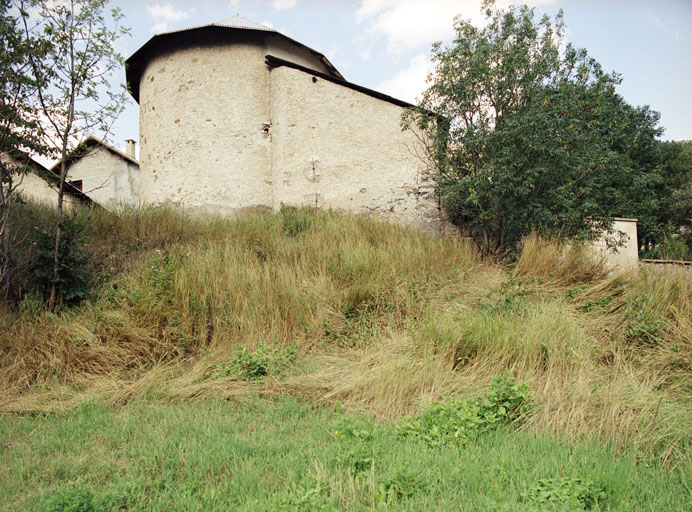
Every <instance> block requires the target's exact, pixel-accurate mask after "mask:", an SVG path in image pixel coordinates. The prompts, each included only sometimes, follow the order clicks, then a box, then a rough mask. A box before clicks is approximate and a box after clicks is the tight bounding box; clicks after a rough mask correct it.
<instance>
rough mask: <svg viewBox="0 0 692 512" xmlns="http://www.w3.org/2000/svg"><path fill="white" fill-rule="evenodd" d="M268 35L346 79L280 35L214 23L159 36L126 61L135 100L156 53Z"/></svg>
mask: <svg viewBox="0 0 692 512" xmlns="http://www.w3.org/2000/svg"><path fill="white" fill-rule="evenodd" d="M268 36H274V37H280V38H282V39H283V40H285V41H286V42H288V43H289V44H292V45H294V46H296V47H298V48H301V49H304V50H307V51H308V52H309V53H311V54H312V55H313V56H314V57H315V58H316V59H317V60H319V61H320V62H321V63H322V64H323V65H324V66H325V68H326V69H327V70H329V75H331V76H333V77H334V78H338V79H341V80H344V77H343V76H342V75H341V73H339V71H338V70H337V69H336V68H335V67H334V65H333V64H332V63H331V62H330V61H329V59H327V57H325V56H324V55H323V54H321V53H319V52H318V51H315V50H313V49H312V48H310V47H308V46H305V45H304V44H302V43H299V42H298V41H296V40H294V39H291V38H290V37H288V36H285V35H283V34H282V33H280V32H276V31H268V30H261V29H252V28H241V27H227V26H222V25H214V24H212V25H205V26H202V27H195V28H190V29H186V30H179V31H175V32H167V33H165V34H157V35H155V36H153V37H152V38H151V39H149V40H148V41H147V42H146V43H144V45H142V47H140V48H139V50H137V51H136V52H135V53H133V54H132V55H131V56H130V57H129V58H128V59H127V60H126V61H125V77H126V80H127V87H128V90H129V91H130V94H131V95H132V97H133V98H134V99H135V101H136V102H137V103H139V83H140V81H141V79H142V74H143V73H144V69H145V67H146V65H147V63H148V62H149V60H150V59H151V57H152V56H153V55H155V54H158V53H161V52H164V51H170V50H173V49H176V48H181V47H185V46H195V45H199V44H200V43H201V42H205V41H210V40H213V41H215V42H234V41H239V40H247V39H255V40H263V39H264V38H266V37H268Z"/></svg>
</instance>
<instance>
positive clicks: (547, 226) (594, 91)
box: [405, 2, 660, 253]
mask: <svg viewBox="0 0 692 512" xmlns="http://www.w3.org/2000/svg"><path fill="white" fill-rule="evenodd" d="M483 9H484V12H485V14H486V16H487V25H486V26H485V27H483V28H478V27H475V26H473V25H472V24H471V23H470V22H469V21H467V20H464V19H461V18H457V19H456V20H455V30H456V37H455V39H454V42H453V44H452V45H451V46H448V47H443V46H442V45H441V44H439V43H437V44H435V45H434V46H433V50H432V56H433V61H434V63H435V71H434V73H433V74H432V75H431V77H430V79H429V84H430V85H429V88H428V89H427V90H426V91H425V92H424V94H423V96H422V100H421V102H420V104H419V106H418V108H416V109H412V110H411V111H410V112H408V113H407V115H406V116H405V125H406V126H408V127H410V128H412V127H414V126H415V127H416V128H417V129H418V130H422V134H423V140H424V141H425V144H426V149H427V152H426V156H427V159H428V160H429V162H430V163H431V164H432V165H433V166H435V168H436V171H437V175H438V184H439V192H440V194H441V199H442V201H443V204H444V206H445V207H446V210H447V212H448V214H449V216H450V218H451V219H452V221H454V222H456V223H457V224H459V225H460V226H462V227H463V229H464V230H465V231H466V232H467V233H468V234H469V235H471V236H472V237H473V238H474V239H475V240H476V241H477V243H478V245H479V246H480V247H481V248H482V249H483V251H485V252H488V253H489V252H498V251H505V250H507V249H512V248H513V247H515V246H516V243H517V242H518V241H519V240H520V239H521V238H522V237H523V236H524V235H525V234H527V233H528V232H530V231H531V230H540V231H542V232H546V233H549V234H562V235H564V236H569V237H577V238H580V237H582V238H586V237H590V236H593V235H594V234H596V233H599V234H600V233H603V232H604V231H607V230H608V229H609V228H610V226H611V225H612V217H613V216H617V215H623V214H624V212H623V208H624V206H625V205H627V204H628V201H629V200H630V199H631V197H630V196H629V194H628V190H629V189H630V188H631V187H632V185H633V184H639V183H640V182H642V181H644V182H645V181H646V177H645V175H646V173H647V171H649V170H650V169H651V168H653V167H654V166H655V164H656V159H655V153H656V147H657V146H656V145H657V141H656V137H657V136H658V135H660V129H659V128H658V127H657V123H658V119H659V116H658V114H657V113H655V112H652V111H651V110H649V109H648V108H647V107H640V108H635V107H632V106H630V105H628V104H627V103H626V102H625V101H624V100H623V99H622V98H621V97H620V96H619V95H618V94H617V93H616V91H615V88H616V86H617V85H618V84H619V83H620V77H619V76H618V75H616V74H612V73H611V74H608V73H605V72H604V71H603V70H602V69H601V66H600V65H599V64H598V63H597V62H596V61H595V60H593V59H592V58H590V57H589V56H588V54H587V52H586V51H585V50H583V49H576V48H574V47H572V46H571V45H570V44H567V43H566V42H565V40H564V23H563V15H562V12H560V13H559V14H558V15H557V16H556V17H555V19H554V20H551V19H550V18H549V17H547V16H544V17H543V18H541V19H540V20H535V18H534V11H533V9H530V8H528V7H526V6H523V7H516V8H515V7H511V8H509V9H507V10H500V9H496V8H495V6H494V4H493V3H492V2H485V4H484V6H483ZM641 186H642V187H644V186H645V183H641ZM615 235H616V234H615ZM615 238H616V236H614V237H613V239H615Z"/></svg>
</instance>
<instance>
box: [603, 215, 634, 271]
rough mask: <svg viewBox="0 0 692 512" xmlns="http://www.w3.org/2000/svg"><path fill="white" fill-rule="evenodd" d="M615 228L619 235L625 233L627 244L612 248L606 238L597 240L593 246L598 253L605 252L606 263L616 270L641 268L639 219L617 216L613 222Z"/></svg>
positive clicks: (616, 233)
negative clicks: (638, 235) (608, 245)
mask: <svg viewBox="0 0 692 512" xmlns="http://www.w3.org/2000/svg"><path fill="white" fill-rule="evenodd" d="M613 230H614V231H615V235H616V236H617V235H618V234H619V233H623V234H624V238H625V244H624V245H623V246H621V247H617V248H614V249H610V248H608V247H607V244H606V241H605V238H602V239H600V240H596V241H595V242H594V243H593V247H594V248H595V249H596V251H597V252H598V254H605V260H606V265H608V267H610V268H611V269H613V270H616V271H629V270H637V269H638V268H639V243H638V240H637V219H621V218H617V219H615V221H614V222H613Z"/></svg>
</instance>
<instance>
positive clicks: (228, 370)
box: [217, 340, 297, 380]
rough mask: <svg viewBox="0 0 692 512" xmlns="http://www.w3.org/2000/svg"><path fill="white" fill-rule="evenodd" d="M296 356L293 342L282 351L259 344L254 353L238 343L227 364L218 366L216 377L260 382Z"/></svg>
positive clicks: (289, 362)
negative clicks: (237, 377) (236, 377)
mask: <svg viewBox="0 0 692 512" xmlns="http://www.w3.org/2000/svg"><path fill="white" fill-rule="evenodd" d="M296 356H297V345H296V343H295V340H294V342H293V343H292V344H291V345H289V346H287V347H285V348H284V349H279V348H278V347H276V346H266V345H262V344H260V345H259V346H258V347H257V350H256V351H255V352H251V351H250V350H248V348H247V347H245V346H243V345H241V344H240V343H238V344H237V345H236V348H235V353H234V354H233V355H232V356H231V357H230V359H229V360H228V362H226V363H220V364H219V365H218V367H217V369H218V377H227V376H229V375H237V376H239V377H241V378H242V379H243V380H261V379H263V378H265V377H266V376H267V375H269V374H274V373H278V372H280V371H281V370H283V369H285V368H286V367H288V366H290V364H291V363H293V362H294V361H295V359H296Z"/></svg>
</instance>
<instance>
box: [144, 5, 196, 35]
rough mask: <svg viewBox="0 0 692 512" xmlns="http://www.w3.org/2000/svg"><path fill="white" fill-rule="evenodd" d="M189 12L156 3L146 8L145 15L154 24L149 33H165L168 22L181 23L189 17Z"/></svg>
mask: <svg viewBox="0 0 692 512" xmlns="http://www.w3.org/2000/svg"><path fill="white" fill-rule="evenodd" d="M190 12H191V10H182V9H176V8H175V7H173V6H172V5H171V4H161V3H158V2H157V3H156V4H154V5H150V6H148V7H147V14H149V16H150V17H152V18H154V21H155V22H156V23H155V24H154V26H153V27H151V31H152V32H155V33H160V32H166V31H167V30H168V22H169V21H181V20H184V19H187V18H189V17H190Z"/></svg>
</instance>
